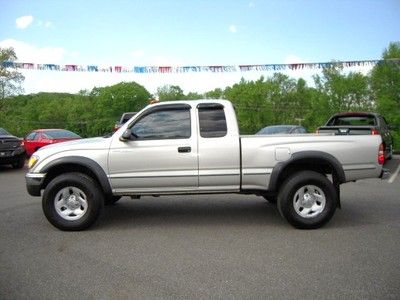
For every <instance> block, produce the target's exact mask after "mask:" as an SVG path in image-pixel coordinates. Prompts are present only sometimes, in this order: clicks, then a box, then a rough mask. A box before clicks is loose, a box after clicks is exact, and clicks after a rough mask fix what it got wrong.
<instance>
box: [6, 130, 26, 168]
mask: <svg viewBox="0 0 400 300" xmlns="http://www.w3.org/2000/svg"><path fill="white" fill-rule="evenodd" d="M0 165H12V166H13V168H15V169H21V168H22V167H23V166H24V165H25V148H24V145H23V141H22V139H20V138H17V137H16V136H13V135H12V134H11V133H9V132H8V131H7V130H5V129H3V128H0Z"/></svg>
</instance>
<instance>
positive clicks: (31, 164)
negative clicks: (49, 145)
mask: <svg viewBox="0 0 400 300" xmlns="http://www.w3.org/2000/svg"><path fill="white" fill-rule="evenodd" d="M38 161H39V157H37V156H35V155H32V156H31V158H30V159H29V161H28V168H29V169H32V168H33V167H34V166H35V165H36V163H37V162H38Z"/></svg>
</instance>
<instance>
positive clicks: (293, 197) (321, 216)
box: [278, 171, 338, 229]
mask: <svg viewBox="0 0 400 300" xmlns="http://www.w3.org/2000/svg"><path fill="white" fill-rule="evenodd" d="M309 189H310V190H311V193H310V191H309ZM302 193H303V197H302V198H300V197H301V196H300V195H301V194H302ZM300 200H302V201H304V202H302V201H300ZM307 201H310V202H309V203H307ZM313 202H314V204H313V205H311V203H313ZM301 203H304V204H301ZM337 203H338V196H337V192H336V189H335V187H334V185H333V184H332V182H331V181H329V179H328V178H326V177H325V176H324V175H322V174H320V173H317V172H314V171H300V172H297V173H295V174H293V175H292V176H290V177H289V178H287V179H286V180H285V182H284V183H283V184H282V186H281V188H280V190H279V194H278V210H279V213H280V214H281V215H282V216H283V217H284V218H285V219H286V220H287V221H288V222H289V223H290V224H291V225H293V226H294V227H296V228H299V229H316V228H320V227H322V226H323V225H324V224H326V223H327V222H328V221H329V220H330V219H331V218H332V216H333V215H334V213H335V210H336V207H337ZM308 206H311V207H308ZM296 207H297V208H296Z"/></svg>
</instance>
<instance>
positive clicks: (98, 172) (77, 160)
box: [41, 156, 112, 195]
mask: <svg viewBox="0 0 400 300" xmlns="http://www.w3.org/2000/svg"><path fill="white" fill-rule="evenodd" d="M66 164H73V165H80V166H84V167H86V168H88V169H89V170H90V171H91V172H93V174H94V175H95V176H96V179H97V180H98V182H99V183H100V188H101V189H102V190H103V191H104V193H105V194H107V195H111V194H112V189H111V185H110V182H109V180H108V177H107V174H106V173H105V172H104V170H103V168H102V167H100V165H99V164H98V163H97V162H95V161H94V160H92V159H90V158H87V157H82V156H68V157H61V158H57V159H55V160H53V161H51V162H49V163H48V164H47V165H45V166H44V167H43V168H42V170H41V172H42V173H48V172H49V171H51V170H52V169H53V168H55V167H58V166H61V165H66Z"/></svg>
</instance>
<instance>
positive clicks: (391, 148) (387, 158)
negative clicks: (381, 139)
mask: <svg viewBox="0 0 400 300" xmlns="http://www.w3.org/2000/svg"><path fill="white" fill-rule="evenodd" d="M392 158H393V145H390V148H389V154H388V156H387V157H386V160H391V159H392Z"/></svg>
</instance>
